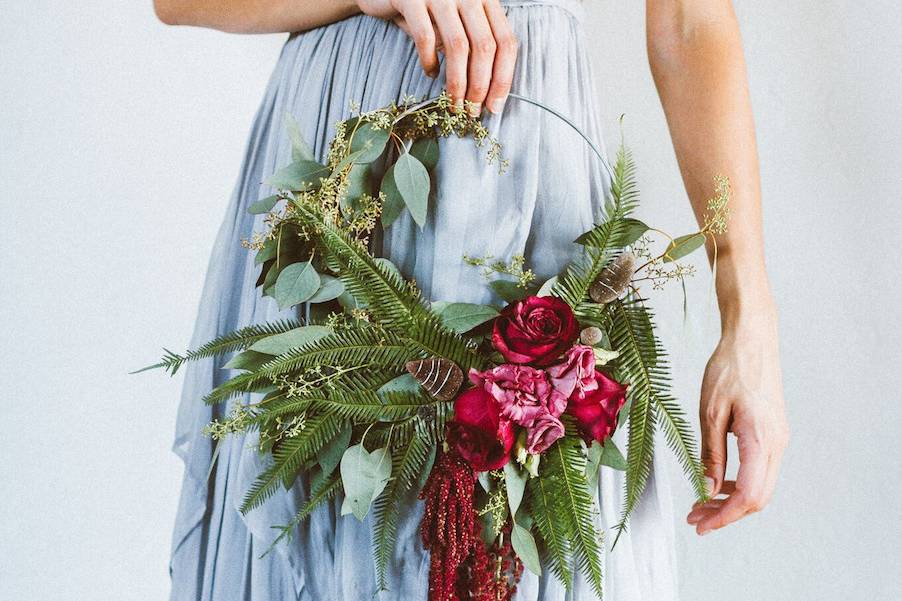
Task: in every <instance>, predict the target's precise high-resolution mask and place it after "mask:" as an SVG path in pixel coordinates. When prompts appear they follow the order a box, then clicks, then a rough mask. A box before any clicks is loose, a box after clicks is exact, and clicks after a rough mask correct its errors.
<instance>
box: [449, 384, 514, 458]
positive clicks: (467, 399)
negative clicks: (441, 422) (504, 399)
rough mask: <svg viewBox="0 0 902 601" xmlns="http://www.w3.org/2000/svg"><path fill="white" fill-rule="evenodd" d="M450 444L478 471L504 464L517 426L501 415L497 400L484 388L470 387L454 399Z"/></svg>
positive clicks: (512, 444)
mask: <svg viewBox="0 0 902 601" xmlns="http://www.w3.org/2000/svg"><path fill="white" fill-rule="evenodd" d="M448 444H450V445H451V446H453V447H454V448H455V449H457V452H458V453H460V455H461V457H463V458H464V459H466V460H467V462H468V463H469V464H470V465H471V466H473V469H474V470H476V471H478V472H487V471H489V470H496V469H498V468H500V467H503V466H504V464H505V463H507V462H508V459H509V456H510V450H511V447H513V446H514V427H513V425H512V424H511V422H510V421H509V420H506V419H503V418H502V417H501V411H500V408H499V407H498V403H496V402H495V399H493V398H492V395H490V394H489V393H488V392H486V391H485V389H483V388H471V389H469V390H467V391H465V392H464V393H463V394H461V395H460V396H459V397H457V400H456V401H454V421H452V422H451V423H450V424H448Z"/></svg>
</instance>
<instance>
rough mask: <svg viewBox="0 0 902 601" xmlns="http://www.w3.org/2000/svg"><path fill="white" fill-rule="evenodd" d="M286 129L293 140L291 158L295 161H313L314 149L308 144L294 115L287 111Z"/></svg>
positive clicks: (289, 137)
mask: <svg viewBox="0 0 902 601" xmlns="http://www.w3.org/2000/svg"><path fill="white" fill-rule="evenodd" d="M285 129H286V130H288V139H289V140H291V158H292V160H295V161H313V160H315V159H316V157H314V156H313V150H312V149H311V148H310V146H308V145H307V142H306V141H305V140H304V136H303V134H301V126H300V125H299V124H298V122H297V120H296V119H295V118H294V115H292V114H291V113H285Z"/></svg>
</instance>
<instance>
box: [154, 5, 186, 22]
mask: <svg viewBox="0 0 902 601" xmlns="http://www.w3.org/2000/svg"><path fill="white" fill-rule="evenodd" d="M153 11H154V12H155V13H156V15H157V19H159V20H160V21H161V22H162V23H164V24H166V25H181V24H182V16H181V14H180V11H179V7H178V2H173V1H172V0H153Z"/></svg>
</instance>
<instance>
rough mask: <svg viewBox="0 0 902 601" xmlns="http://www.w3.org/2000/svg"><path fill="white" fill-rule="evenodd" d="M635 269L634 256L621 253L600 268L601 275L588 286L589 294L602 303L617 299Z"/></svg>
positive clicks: (627, 284) (624, 290) (625, 287)
mask: <svg viewBox="0 0 902 601" xmlns="http://www.w3.org/2000/svg"><path fill="white" fill-rule="evenodd" d="M635 271H636V257H634V256H633V253H623V254H622V255H620V256H619V257H617V258H616V259H614V260H613V261H611V264H610V265H608V266H607V267H605V268H604V269H602V270H601V275H599V276H598V279H597V280H595V283H594V284H592V287H591V288H589V296H590V297H591V298H592V300H593V301H595V302H596V303H600V304H602V305H604V304H607V303H610V302H612V301H615V300H617V298H619V297H620V295H621V294H623V293H624V292H626V289H627V287H628V286H629V284H630V279H631V278H632V277H633V272H635Z"/></svg>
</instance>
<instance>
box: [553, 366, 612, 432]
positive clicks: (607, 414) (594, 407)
mask: <svg viewBox="0 0 902 601" xmlns="http://www.w3.org/2000/svg"><path fill="white" fill-rule="evenodd" d="M595 381H596V382H598V388H596V389H595V390H592V391H588V392H585V393H579V392H574V393H573V396H572V397H570V401H569V403H568V404H567V413H569V414H570V415H572V416H573V417H575V418H576V423H577V425H578V426H579V429H580V432H581V433H582V434H583V436H584V437H585V438H586V439H587V440H592V439H594V440H597V441H598V442H604V439H605V438H607V437H608V436H610V435H611V434H613V433H614V429H615V428H616V427H617V415H618V414H619V413H620V409H621V408H623V404H624V403H625V402H626V386H624V385H622V384H621V383H620V382H618V381H616V380H614V379H612V378H609V377H608V376H606V375H605V374H603V373H602V372H600V371H598V370H595Z"/></svg>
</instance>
